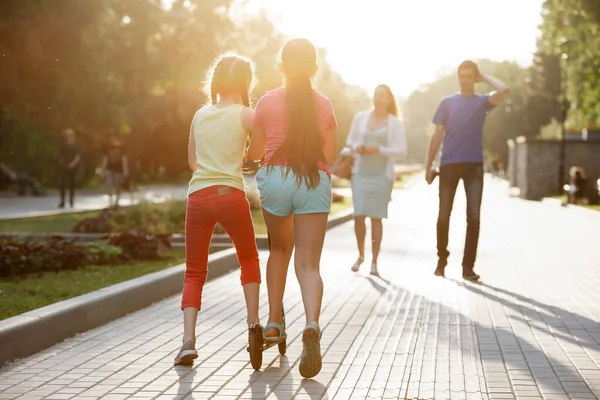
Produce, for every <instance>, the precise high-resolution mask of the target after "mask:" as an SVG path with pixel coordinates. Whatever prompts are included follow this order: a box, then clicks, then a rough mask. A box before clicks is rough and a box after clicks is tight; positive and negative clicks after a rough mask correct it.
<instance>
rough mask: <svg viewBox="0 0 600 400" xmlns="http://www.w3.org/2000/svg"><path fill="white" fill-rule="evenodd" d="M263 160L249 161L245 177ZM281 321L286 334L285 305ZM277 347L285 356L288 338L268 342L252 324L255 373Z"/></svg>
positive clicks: (250, 338)
mask: <svg viewBox="0 0 600 400" xmlns="http://www.w3.org/2000/svg"><path fill="white" fill-rule="evenodd" d="M261 164H262V160H261V161H258V162H254V161H248V162H246V163H245V164H244V166H243V173H244V175H249V176H253V175H256V172H257V171H258V170H259V169H260V167H261ZM267 241H268V246H269V250H270V249H271V235H269V233H268V232H267ZM281 320H282V325H283V330H284V332H285V327H286V324H285V309H284V307H283V304H282V305H281ZM275 345H277V347H278V349H279V354H281V355H282V356H283V355H285V353H286V351H287V337H283V338H282V339H281V340H279V341H274V342H272V341H269V342H267V341H266V340H265V338H264V335H263V327H262V326H261V325H260V324H252V325H251V326H250V328H249V330H248V347H247V348H246V350H247V351H248V353H250V363H251V364H252V368H254V370H255V371H259V370H260V369H261V367H262V356H263V352H264V351H266V350H268V349H270V348H271V347H273V346H275Z"/></svg>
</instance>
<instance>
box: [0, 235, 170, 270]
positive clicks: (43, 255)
mask: <svg viewBox="0 0 600 400" xmlns="http://www.w3.org/2000/svg"><path fill="white" fill-rule="evenodd" d="M163 246H164V247H170V241H169V240H168V238H167V237H165V236H164V235H162V236H160V235H159V236H149V235H144V234H139V233H138V234H132V233H120V234H115V235H111V236H107V237H106V238H104V239H103V240H100V241H95V242H78V241H73V240H66V239H64V238H61V237H58V236H56V237H53V238H52V239H51V240H50V241H33V240H19V239H6V240H1V241H0V277H1V278H7V277H15V276H21V275H28V274H41V273H44V272H56V271H61V270H71V269H79V268H81V267H84V266H87V265H113V264H122V263H124V262H131V261H135V260H158V259H160V258H161V255H160V249H161V247H163Z"/></svg>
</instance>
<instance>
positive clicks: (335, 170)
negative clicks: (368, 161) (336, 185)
mask: <svg viewBox="0 0 600 400" xmlns="http://www.w3.org/2000/svg"><path fill="white" fill-rule="evenodd" d="M353 164H354V157H353V156H352V155H344V154H340V155H339V157H338V158H337V160H335V162H334V163H333V165H332V166H331V173H332V174H333V175H335V176H337V177H339V178H342V179H350V178H351V177H352V165H353Z"/></svg>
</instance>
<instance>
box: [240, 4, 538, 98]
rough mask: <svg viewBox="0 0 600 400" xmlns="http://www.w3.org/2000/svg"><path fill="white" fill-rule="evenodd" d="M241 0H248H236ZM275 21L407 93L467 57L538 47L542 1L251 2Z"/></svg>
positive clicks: (527, 58)
mask: <svg viewBox="0 0 600 400" xmlns="http://www.w3.org/2000/svg"><path fill="white" fill-rule="evenodd" d="M238 1H243V0H238ZM246 1H247V2H248V11H251V12H254V11H256V10H258V9H260V8H263V7H266V8H267V10H268V14H269V16H270V18H271V19H272V20H273V21H274V23H275V25H276V27H277V28H278V29H279V30H281V31H282V32H284V33H287V34H291V35H294V36H303V37H306V38H308V39H310V40H311V41H312V42H313V43H314V44H315V45H317V46H321V47H325V48H326V50H327V59H328V61H329V63H330V64H331V65H332V67H333V68H334V69H335V70H336V71H338V72H339V73H340V74H341V75H342V77H343V78H344V80H346V81H347V82H349V83H353V84H357V85H359V86H362V87H364V88H366V89H368V90H371V89H373V88H374V87H375V86H377V85H378V84H379V83H386V84H388V85H390V86H391V87H392V90H394V91H395V93H396V95H398V96H407V95H409V94H410V92H411V91H413V90H414V89H416V88H418V87H419V85H420V84H422V83H426V82H429V81H432V80H433V79H435V78H436V76H437V75H438V74H439V72H440V71H441V70H447V69H449V68H452V70H453V68H455V67H456V66H457V65H458V64H459V63H460V61H462V60H464V59H477V58H489V59H492V60H516V61H517V62H519V63H521V64H524V65H527V64H529V63H530V62H531V58H532V53H533V52H534V51H535V48H536V38H537V36H538V24H539V23H540V21H541V5H542V2H543V0H503V1H498V0H369V1H359V0H246Z"/></svg>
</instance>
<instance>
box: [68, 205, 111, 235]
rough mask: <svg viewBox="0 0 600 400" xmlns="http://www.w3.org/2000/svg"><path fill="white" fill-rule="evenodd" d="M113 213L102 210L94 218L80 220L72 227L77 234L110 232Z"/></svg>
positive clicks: (108, 210)
mask: <svg viewBox="0 0 600 400" xmlns="http://www.w3.org/2000/svg"><path fill="white" fill-rule="evenodd" d="M114 213H115V211H114V210H112V209H106V210H102V211H101V212H100V214H99V215H97V216H95V217H90V218H85V219H82V220H81V221H79V222H78V223H77V225H75V226H74V227H73V232H77V233H106V232H110V229H111V228H110V221H111V218H113V215H114Z"/></svg>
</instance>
